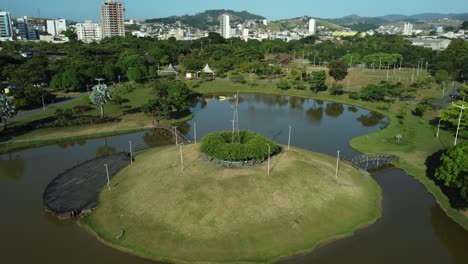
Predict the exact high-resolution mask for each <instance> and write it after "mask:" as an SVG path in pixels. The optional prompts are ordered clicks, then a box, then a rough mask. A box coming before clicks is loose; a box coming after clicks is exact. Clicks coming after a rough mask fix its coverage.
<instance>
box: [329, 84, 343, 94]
mask: <svg viewBox="0 0 468 264" xmlns="http://www.w3.org/2000/svg"><path fill="white" fill-rule="evenodd" d="M330 94H331V95H342V94H343V85H341V84H333V85H332V86H331V88H330Z"/></svg>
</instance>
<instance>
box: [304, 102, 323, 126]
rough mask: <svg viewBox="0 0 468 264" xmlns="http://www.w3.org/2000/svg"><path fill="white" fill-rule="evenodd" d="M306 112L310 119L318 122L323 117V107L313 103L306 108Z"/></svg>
mask: <svg viewBox="0 0 468 264" xmlns="http://www.w3.org/2000/svg"><path fill="white" fill-rule="evenodd" d="M306 114H307V117H308V118H309V120H310V121H312V122H314V123H316V124H320V121H322V119H323V107H321V106H318V105H317V104H314V106H312V107H311V108H309V110H307V112H306Z"/></svg>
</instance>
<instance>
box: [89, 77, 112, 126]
mask: <svg viewBox="0 0 468 264" xmlns="http://www.w3.org/2000/svg"><path fill="white" fill-rule="evenodd" d="M89 99H91V103H93V104H94V105H99V106H100V108H101V118H104V105H105V104H106V103H107V102H109V101H110V100H112V97H111V94H110V92H109V89H108V88H107V85H105V84H98V85H96V86H94V87H93V92H92V93H91V95H90V96H89Z"/></svg>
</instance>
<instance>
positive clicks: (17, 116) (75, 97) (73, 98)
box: [9, 92, 88, 121]
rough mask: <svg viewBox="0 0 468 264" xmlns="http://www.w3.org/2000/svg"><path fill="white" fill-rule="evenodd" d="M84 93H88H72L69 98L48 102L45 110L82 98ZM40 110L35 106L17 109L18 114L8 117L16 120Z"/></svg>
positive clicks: (40, 110) (40, 109)
mask: <svg viewBox="0 0 468 264" xmlns="http://www.w3.org/2000/svg"><path fill="white" fill-rule="evenodd" d="M86 95H88V93H86V92H84V93H80V94H77V95H74V96H72V97H70V98H69V99H66V100H63V101H60V102H57V103H52V104H48V105H46V111H53V110H54V108H56V107H57V106H61V105H64V104H68V103H71V102H74V101H77V100H79V99H81V98H83V97H84V96H86ZM42 111H43V109H42V107H40V108H36V109H31V110H25V111H19V112H18V114H17V115H16V116H14V117H13V118H12V119H9V121H18V120H20V119H22V118H26V117H29V116H32V115H34V114H37V113H40V112H42Z"/></svg>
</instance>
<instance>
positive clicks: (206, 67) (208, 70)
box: [202, 64, 215, 74]
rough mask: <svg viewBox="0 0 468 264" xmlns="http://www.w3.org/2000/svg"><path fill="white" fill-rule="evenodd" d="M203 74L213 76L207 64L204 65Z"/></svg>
mask: <svg viewBox="0 0 468 264" xmlns="http://www.w3.org/2000/svg"><path fill="white" fill-rule="evenodd" d="M202 71H203V72H204V73H209V74H214V73H215V72H214V71H213V70H212V69H211V68H210V66H209V65H208V64H206V66H205V68H203V70H202Z"/></svg>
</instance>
